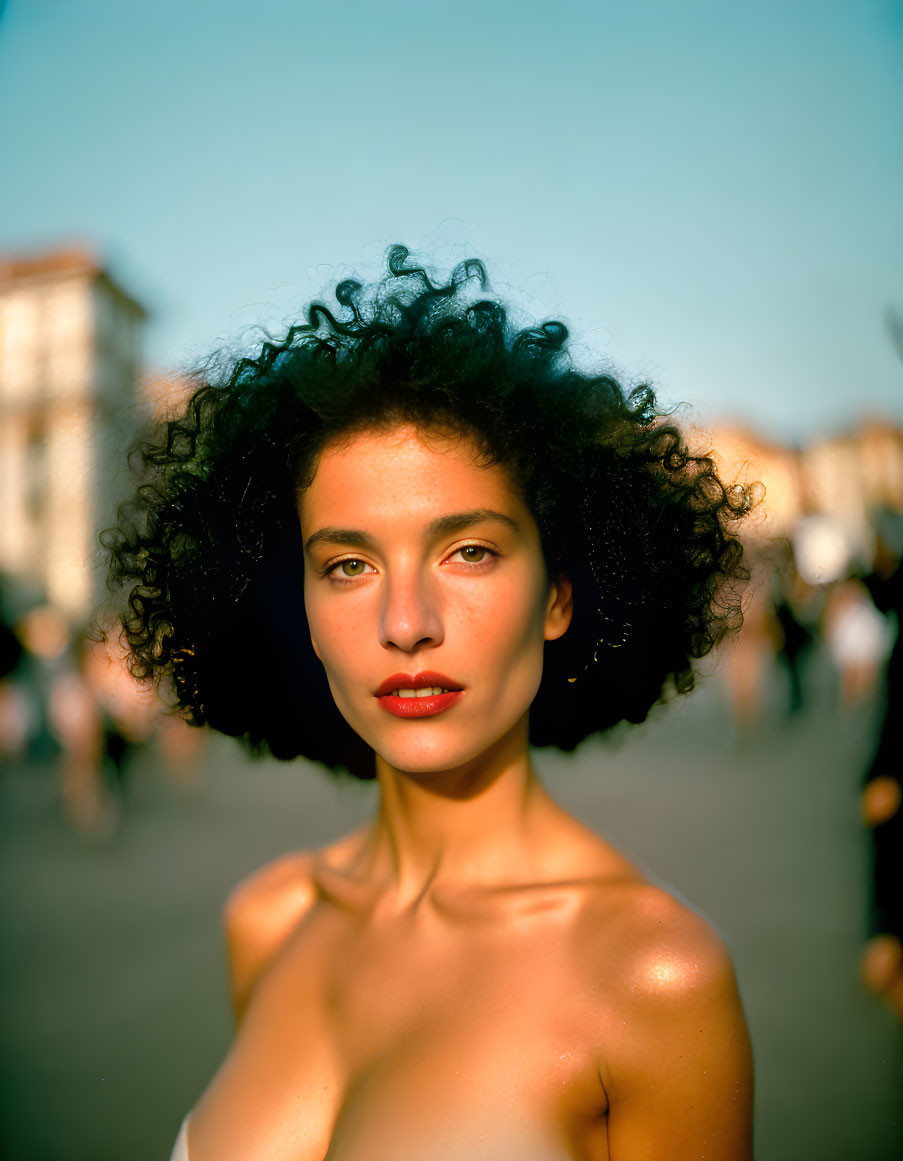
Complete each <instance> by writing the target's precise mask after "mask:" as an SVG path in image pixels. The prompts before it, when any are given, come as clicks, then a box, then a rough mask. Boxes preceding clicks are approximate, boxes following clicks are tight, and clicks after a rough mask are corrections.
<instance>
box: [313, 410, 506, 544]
mask: <svg viewBox="0 0 903 1161" xmlns="http://www.w3.org/2000/svg"><path fill="white" fill-rule="evenodd" d="M450 505H451V506H453V507H454V508H455V509H464V508H471V507H473V508H477V507H487V508H488V507H493V508H500V509H503V510H509V509H517V510H518V511H519V512H523V510H524V507H525V506H524V505H523V501H522V500H521V499H520V497H519V496H518V495H517V493H516V491H515V489H514V488H513V487H512V486H511V482H510V479H509V476H508V473H507V472H506V471H505V469H504V468H503V467H501V466H499V465H497V464H492V465H488V466H487V465H484V464H481V463H480V460H479V448H478V447H477V445H476V443H475V442H474V441H473V440H472V439H471V438H468V437H466V436H457V435H455V436H448V435H444V434H441V433H434V432H428V433H427V432H423V431H421V430H419V429H417V428H416V427H414V426H410V425H403V426H399V427H396V428H392V429H390V430H387V431H367V432H362V433H360V434H357V435H354V436H349V437H345V438H342V439H340V440H335V441H333V442H332V443H329V444H327V445H326V447H325V448H324V449H323V451H322V452H321V453H320V456H319V459H318V461H317V467H316V471H315V473H314V476H313V479H312V481H311V484H310V486H309V487H308V488H307V490H306V491H305V492H304V493H303V495H302V496H301V498H300V504H299V509H300V513H301V520H302V524H305V523H306V522H307V521H317V522H320V521H325V520H329V521H330V522H331V521H332V520H333V519H334V518H335V517H337V516H338V513H339V512H341V513H342V515H343V517H344V518H345V519H347V518H348V516H349V515H350V514H352V513H355V514H359V515H360V516H361V517H364V516H369V517H371V518H379V517H381V516H385V517H388V516H392V515H403V516H404V517H405V518H409V519H414V518H416V517H417V516H418V515H421V514H422V515H423V516H424V517H427V516H429V517H432V516H434V515H435V514H436V512H437V511H440V510H444V509H447V508H449V506H450Z"/></svg>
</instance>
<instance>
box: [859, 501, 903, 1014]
mask: <svg viewBox="0 0 903 1161" xmlns="http://www.w3.org/2000/svg"><path fill="white" fill-rule="evenodd" d="M876 525H877V530H878V531H877V537H876V549H875V560H874V569H873V571H872V573H871V574H870V575H868V576H867V577H865V578H864V584H865V586H866V587H867V589H868V591H869V592H870V593H871V596H872V599H873V600H874V602H875V606H876V607H877V608H878V609H880V611H881V612H882V613H884V614H885V616H886V617H888V618H889V619H890V620H892V621H894V622H895V628H896V632H897V636H896V640H895V642H894V646H893V649H892V651H891V654H890V658H889V660H888V663H887V669H886V685H885V697H886V701H885V709H884V716H883V719H882V723H881V729H880V733H879V736H878V742H877V745H876V748H875V753H874V757H873V758H872V761H871V764H870V766H869V768H868V771H867V773H866V782H865V787H864V789H863V793H862V817H863V821H864V822H865V824H866V826H867V827H869V828H870V831H871V838H872V860H873V862H872V897H871V901H870V903H871V906H870V938H869V940H868V942H867V944H866V946H865V950H864V953H863V957H862V973H863V979H864V980H865V983H866V984H867V986H868V987H870V988H871V989H872V990H873V991H875V992H877V993H878V994H879V995H880V996H881V997H882V998H883V999H884V1000H885V1002H886V1003H887V1004H888V1006H889V1007H890V1008H891V1010H892V1011H893V1012H894V1013H895V1014H896V1015H897V1017H898V1019H900V1020H903V810H901V797H903V795H901V781H903V635H901V633H900V631H899V629H900V625H901V623H903V563H901V557H903V515H901V514H900V513H897V512H893V511H890V510H887V509H884V510H882V511H881V512H880V513H879V516H878V519H877V520H876Z"/></svg>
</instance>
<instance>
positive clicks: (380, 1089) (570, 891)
mask: <svg viewBox="0 0 903 1161" xmlns="http://www.w3.org/2000/svg"><path fill="white" fill-rule="evenodd" d="M407 261H408V252H407V251H406V250H405V249H404V248H403V247H394V248H393V249H392V250H391V251H390V252H389V260H388V266H389V270H388V274H387V276H386V277H385V278H384V279H383V281H382V282H381V283H380V284H379V285H378V286H376V287H374V288H370V289H369V290H365V289H364V288H363V287H361V286H360V284H358V283H356V282H353V281H346V282H344V283H341V284H340V285H339V287H338V288H337V291H336V297H337V299H338V301H339V303H340V305H341V306H342V307H343V308H344V310H343V312H342V316H341V317H340V318H339V317H336V316H335V315H334V314H333V313H332V312H331V311H330V310H328V309H327V308H326V307H325V306H323V305H322V304H319V303H315V304H313V305H312V306H311V307H310V309H309V312H308V318H307V322H306V324H304V325H303V326H299V327H295V328H292V330H291V331H290V332H289V334H288V336H287V337H286V339H285V341H284V342H283V343H280V344H272V343H271V344H267V345H266V346H265V347H264V349H263V352H262V354H261V355H260V356H259V358H257V359H244V360H241V361H239V362H238V363H237V364H236V365H235V366H233V367H226V368H222V367H220V368H217V367H216V366H213V365H211V366H209V367H208V368H207V369H206V371H205V372H204V374H203V375H202V376H201V382H200V383H199V385H198V388H197V390H196V392H195V394H194V395H193V397H192V400H191V402H190V403H189V405H188V409H187V412H186V414H185V416H183V417H182V418H180V419H178V420H175V421H172V422H170V423H169V424H168V425H167V427H166V430H165V431H164V432H163V433H162V436H161V437H160V438H159V439H157V440H156V441H151V442H149V443H147V444H145V445H144V447H143V449H142V450H143V462H144V464H145V466H146V469H147V472H148V479H147V480H146V481H145V482H144V484H143V485H142V486H141V488H139V492H138V495H137V498H136V500H135V502H134V504H133V505H132V506H131V507H130V508H129V509H128V510H126V511H124V512H123V513H122V515H121V518H120V523H119V527H118V529H117V530H116V531H115V532H114V533H113V534H112V536H111V538H110V540H109V543H110V546H111V548H112V554H113V576H114V578H115V579H117V580H118V581H119V582H120V583H125V584H128V585H129V586H130V595H129V607H128V611H127V613H126V615H125V617H124V623H125V629H126V634H127V637H128V641H129V643H130V646H131V649H132V651H133V663H134V669H135V672H136V675H137V676H139V677H148V676H150V675H152V674H153V675H156V676H157V678H158V679H163V680H166V681H169V682H171V684H172V689H173V690H174V693H175V698H176V700H177V703H178V705H179V706H180V707H181V708H182V710H183V712H184V713H185V714H186V715H187V716H188V717H189V719H190V720H192V721H194V722H196V723H201V722H207V723H209V724H210V725H212V726H214V727H215V728H217V729H220V730H222V731H224V732H226V733H229V734H232V735H236V736H240V737H242V738H244V739H245V740H246V741H247V742H248V743H249V744H250V745H251V746H252V747H253V748H255V749H257V750H263V749H268V750H269V751H271V752H272V753H274V754H275V755H276V756H278V757H281V758H292V757H295V756H297V755H299V754H302V755H304V756H306V757H308V758H312V759H314V760H316V761H320V762H322V763H324V764H327V765H329V766H332V767H336V766H343V767H345V768H347V769H348V770H350V771H351V772H352V773H354V774H356V775H357V776H358V777H363V778H372V777H376V778H377V779H378V781H379V788H380V804H379V810H378V813H377V816H376V818H375V819H374V820H373V822H372V823H370V824H369V825H367V826H365V827H363V828H362V829H361V830H359V831H356V832H355V833H353V834H350V835H348V836H347V837H345V838H343V839H341V840H339V841H338V842H336V843H333V844H331V845H329V846H327V847H325V848H324V849H322V850H318V851H304V852H294V853H291V854H288V855H286V856H283V857H282V858H279V859H277V860H276V861H275V862H273V863H271V864H269V865H268V866H266V867H264V868H263V869H262V870H260V871H258V872H257V873H255V874H254V875H252V876H251V877H250V878H249V879H247V880H246V881H244V882H243V883H241V884H240V885H239V886H238V887H237V888H236V889H235V891H234V892H233V893H232V895H231V897H230V898H229V900H228V902H227V904H226V908H225V925H226V932H227V942H228V948H229V973H230V982H231V990H232V996H233V1001H234V1005H235V1012H236V1018H237V1022H238V1031H237V1035H236V1038H235V1042H234V1045H233V1047H232V1050H231V1052H230V1053H229V1055H228V1057H227V1058H226V1060H225V1062H224V1063H223V1065H222V1066H221V1068H220V1070H219V1072H218V1073H217V1075H216V1076H215V1077H214V1079H213V1081H212V1082H211V1084H210V1086H209V1087H208V1089H207V1091H206V1092H205V1093H204V1095H203V1096H202V1098H201V1100H200V1101H199V1103H198V1104H197V1106H196V1107H195V1109H194V1110H193V1112H192V1113H191V1115H190V1119H186V1122H185V1124H184V1125H183V1129H182V1133H181V1134H180V1138H179V1141H178V1142H177V1145H176V1150H175V1152H174V1154H173V1157H174V1158H178V1159H180V1161H184V1159H185V1158H188V1157H190V1161H208V1159H213V1161H230V1159H233V1158H234V1159H241V1161H253V1159H254V1158H266V1159H267V1161H280V1159H283V1158H285V1159H288V1158H291V1159H292V1161H314V1159H317V1161H319V1159H322V1158H325V1157H327V1156H328V1158H329V1159H330V1161H390V1159H391V1161H433V1159H435V1161H459V1159H462V1158H477V1159H485V1161H506V1159H508V1158H511V1159H517V1161H565V1159H566V1158H574V1159H578V1158H579V1159H581V1161H584V1159H585V1161H589V1159H592V1161H598V1159H603V1158H612V1159H615V1161H639V1159H643V1161H652V1159H655V1158H662V1159H667V1161H680V1159H683V1158H686V1159H689V1158H699V1157H703V1156H704V1157H706V1158H707V1159H708V1161H716V1159H723V1161H728V1159H729V1161H742V1158H745V1157H748V1156H749V1151H750V1104H751V1062H750V1053H749V1044H748V1037H747V1032H746V1027H745V1023H744V1019H743V1014H742V1011H741V1007H740V1002H739V999H738V996H737V991H736V986H735V982H734V977H733V972H732V969H731V965H730V961H729V958H728V956H727V954H726V952H725V950H724V948H723V946H722V944H721V942H720V941H719V939H718V937H717V936H716V935H715V933H714V932H713V931H712V930H711V929H710V928H709V927H708V926H707V924H706V923H705V922H704V921H703V920H701V919H700V918H699V917H698V916H697V915H695V914H694V913H692V912H691V911H689V910H688V909H687V908H686V907H684V906H682V905H681V904H679V903H678V902H677V901H675V900H674V899H673V898H672V897H671V896H670V895H668V894H667V893H665V892H664V891H663V890H661V889H660V888H658V887H655V886H652V885H650V884H649V883H648V882H647V881H645V880H644V879H643V877H642V875H641V874H640V873H639V872H638V871H637V869H636V868H635V867H633V866H632V865H631V864H630V863H629V862H627V860H625V859H624V858H623V857H622V856H621V855H619V854H618V853H617V852H616V851H615V850H613V849H612V848H611V847H610V846H609V845H608V844H607V843H605V842H604V841H602V840H601V839H600V838H599V837H598V836H597V835H595V834H593V833H591V832H590V831H589V830H587V829H586V828H585V827H583V826H582V825H581V824H580V823H578V822H577V821H576V820H575V819H573V818H572V817H570V816H569V815H568V814H567V813H566V812H564V811H563V810H562V809H561V808H560V807H559V806H557V805H556V804H555V803H554V802H553V800H552V799H551V798H550V797H549V795H548V794H547V793H546V791H545V790H544V788H543V787H542V785H541V784H540V782H539V781H538V779H537V776H536V773H535V771H534V769H533V766H532V764H531V759H530V753H529V744H530V743H532V744H534V745H556V746H558V747H560V748H562V749H566V750H571V749H573V748H574V747H575V746H576V745H577V744H578V743H579V742H580V741H582V740H583V739H584V738H585V737H587V736H589V735H590V734H593V733H595V732H597V731H600V730H604V729H607V728H609V727H611V726H613V725H614V724H616V723H617V722H619V721H623V720H627V721H633V722H638V721H642V720H643V719H644V718H645V717H646V715H647V713H648V712H649V710H650V708H651V706H652V705H653V704H654V703H655V702H656V701H658V700H659V699H660V698H661V697H662V696H663V694H664V693H665V692H667V690H668V689H669V688H675V689H677V690H678V691H681V692H686V691H688V690H689V689H690V688H691V687H692V683H693V672H692V668H691V659H692V658H694V657H699V656H701V655H702V654H703V653H705V652H707V651H708V650H709V649H710V648H711V647H712V645H713V644H714V643H715V642H716V641H717V640H718V639H719V637H720V636H722V635H723V633H724V632H725V630H726V629H727V628H730V627H734V626H735V625H736V624H737V622H738V618H739V610H738V608H737V607H736V604H737V603H736V599H735V598H733V597H732V596H731V590H730V582H731V581H733V580H737V579H740V578H741V574H742V569H741V564H740V557H741V549H740V546H739V544H738V542H737V541H736V540H735V539H734V538H732V537H731V536H730V535H729V534H728V533H727V530H726V529H727V525H728V522H729V521H730V520H731V519H733V518H734V517H736V516H737V515H739V514H740V513H742V511H744V510H745V508H746V507H747V506H748V498H747V497H746V496H745V495H744V494H741V493H740V492H736V493H735V492H732V491H731V492H727V491H726V490H725V489H724V488H723V486H722V485H721V483H720V482H719V480H718V478H717V476H716V474H715V472H714V470H713V467H712V464H711V461H710V460H709V459H706V458H699V457H691V456H690V455H688V453H687V451H686V449H685V447H684V446H683V444H682V443H681V440H680V436H679V434H678V432H677V431H676V430H675V429H674V428H673V427H670V426H667V425H662V424H659V423H657V422H656V417H655V413H654V409H653V405H654V401H653V398H652V395H651V393H650V392H649V391H648V389H645V388H644V389H638V390H636V391H633V392H632V393H630V394H629V395H628V396H627V397H625V395H624V394H623V392H622V391H621V389H620V388H619V387H618V385H617V383H616V382H615V381H614V380H613V379H611V378H610V377H609V376H606V375H586V374H582V373H579V372H578V371H576V370H574V369H573V368H572V367H571V366H570V365H569V364H568V362H567V361H566V357H565V352H564V342H565V339H566V337H567V332H566V330H565V328H564V327H563V326H562V325H561V324H560V323H545V324H543V325H542V326H538V327H531V328H528V329H526V330H522V331H520V332H519V333H515V332H514V331H513V330H512V329H511V327H510V326H509V324H508V322H507V319H506V315H505V312H504V310H503V309H502V307H501V306H500V305H499V304H498V303H497V302H495V301H492V300H490V299H488V298H486V297H485V296H481V293H480V292H482V291H485V289H486V281H485V271H484V269H483V267H482V265H481V264H480V263H478V262H467V263H462V264H461V265H460V266H459V267H458V268H456V270H455V271H454V272H453V274H452V277H451V279H450V281H449V282H448V283H447V284H446V285H436V284H434V283H433V282H432V281H431V280H430V279H429V277H428V276H427V274H426V273H425V272H424V271H423V270H422V269H419V268H416V267H409V266H408V265H407ZM302 595H303V607H302Z"/></svg>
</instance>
